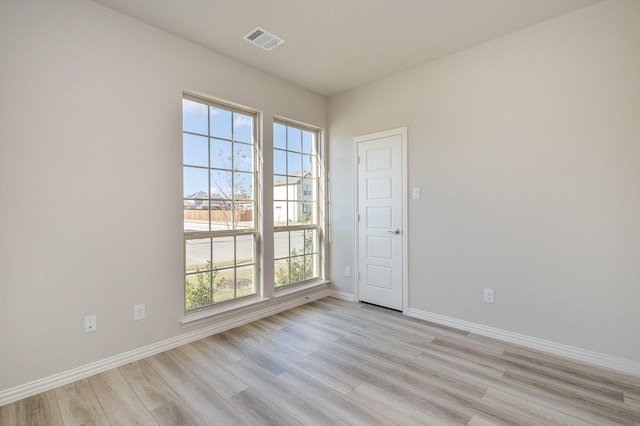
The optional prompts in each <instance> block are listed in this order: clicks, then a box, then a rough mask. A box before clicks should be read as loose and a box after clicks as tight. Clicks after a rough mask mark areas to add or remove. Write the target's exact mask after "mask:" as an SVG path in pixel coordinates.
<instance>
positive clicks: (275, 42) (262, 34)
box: [242, 27, 284, 51]
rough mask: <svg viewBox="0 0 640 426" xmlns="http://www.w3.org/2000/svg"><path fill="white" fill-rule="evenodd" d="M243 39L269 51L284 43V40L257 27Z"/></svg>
mask: <svg viewBox="0 0 640 426" xmlns="http://www.w3.org/2000/svg"><path fill="white" fill-rule="evenodd" d="M242 38H243V39H245V40H247V41H248V42H249V43H252V44H255V45H256V46H258V47H261V48H263V49H264V50H267V51H269V50H273V49H274V48H276V47H278V46H280V45H281V44H282V43H284V40H283V39H281V38H280V37H278V36H277V35H275V34H271V33H270V32H269V31H267V30H265V29H263V28H260V27H255V28H254V29H252V30H251V31H249V32H248V33H246V34H245V35H244V37H242Z"/></svg>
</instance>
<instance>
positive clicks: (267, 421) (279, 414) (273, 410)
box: [228, 388, 301, 426]
mask: <svg viewBox="0 0 640 426" xmlns="http://www.w3.org/2000/svg"><path fill="white" fill-rule="evenodd" d="M228 401H229V403H230V404H231V405H233V406H234V407H235V408H236V410H238V411H239V412H241V413H243V414H244V416H245V417H247V418H248V419H249V420H250V421H251V422H252V423H253V424H254V425H273V426H278V425H301V423H300V422H297V421H296V420H294V419H293V417H291V416H289V415H288V414H287V413H285V412H284V411H282V410H281V409H280V408H278V407H277V406H276V405H275V404H272V403H271V402H269V401H267V400H266V399H264V398H262V397H261V396H260V394H259V393H258V392H256V391H254V390H253V389H251V388H249V389H245V390H243V391H242V392H240V393H238V394H236V395H234V396H232V397H231V398H229V399H228Z"/></svg>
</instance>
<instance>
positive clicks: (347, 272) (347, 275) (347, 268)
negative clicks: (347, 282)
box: [344, 266, 351, 277]
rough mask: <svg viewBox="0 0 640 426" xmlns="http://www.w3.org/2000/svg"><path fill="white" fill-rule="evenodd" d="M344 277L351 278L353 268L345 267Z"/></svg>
mask: <svg viewBox="0 0 640 426" xmlns="http://www.w3.org/2000/svg"><path fill="white" fill-rule="evenodd" d="M344 276H345V277H350V276H351V266H345V267H344Z"/></svg>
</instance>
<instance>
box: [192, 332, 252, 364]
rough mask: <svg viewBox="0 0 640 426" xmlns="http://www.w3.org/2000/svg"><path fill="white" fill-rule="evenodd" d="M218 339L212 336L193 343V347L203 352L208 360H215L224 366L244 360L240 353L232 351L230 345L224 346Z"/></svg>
mask: <svg viewBox="0 0 640 426" xmlns="http://www.w3.org/2000/svg"><path fill="white" fill-rule="evenodd" d="M216 337H217V336H211V337H207V338H204V339H200V340H196V341H195V342H191V346H193V347H194V348H196V349H197V350H198V351H200V352H202V354H204V355H205V356H206V357H207V358H209V359H211V360H214V361H215V362H216V363H218V364H220V365H222V366H225V365H227V364H231V363H234V362H236V361H240V360H241V359H242V356H241V355H240V353H239V351H235V350H232V349H230V348H229V347H228V345H224V344H222V343H221V342H220V339H217V338H216Z"/></svg>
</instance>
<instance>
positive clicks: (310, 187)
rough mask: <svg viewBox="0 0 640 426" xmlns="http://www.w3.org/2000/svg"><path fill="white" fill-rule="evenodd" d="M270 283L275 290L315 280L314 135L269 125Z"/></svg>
mask: <svg viewBox="0 0 640 426" xmlns="http://www.w3.org/2000/svg"><path fill="white" fill-rule="evenodd" d="M273 147H274V148H273V220H274V281H275V286H276V287H282V286H287V285H291V284H296V283H302V282H305V281H309V280H312V279H316V278H319V277H320V267H319V263H320V250H319V246H320V245H319V241H320V232H321V227H320V224H319V223H320V220H319V201H318V193H319V186H318V185H319V179H318V172H319V163H318V131H316V130H313V129H309V128H304V127H301V126H298V125H293V124H290V123H286V122H275V123H274V125H273Z"/></svg>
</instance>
